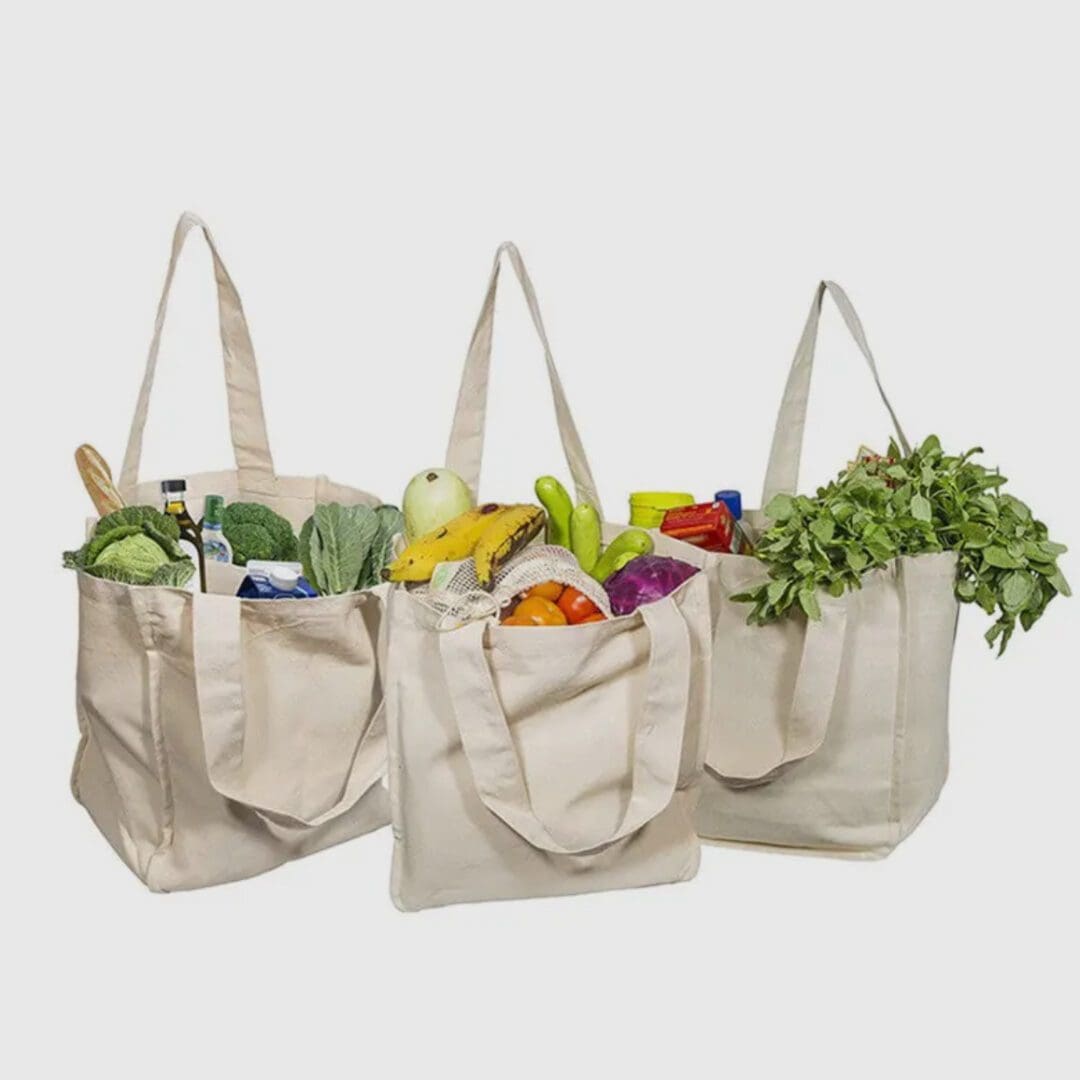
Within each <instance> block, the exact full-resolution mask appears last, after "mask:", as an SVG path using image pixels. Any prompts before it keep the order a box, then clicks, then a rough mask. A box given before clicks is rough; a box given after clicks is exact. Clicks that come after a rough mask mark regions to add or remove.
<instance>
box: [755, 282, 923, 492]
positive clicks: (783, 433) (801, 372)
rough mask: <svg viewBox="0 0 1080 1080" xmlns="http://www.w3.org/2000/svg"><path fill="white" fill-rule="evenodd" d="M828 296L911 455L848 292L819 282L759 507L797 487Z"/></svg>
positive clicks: (782, 405) (793, 365)
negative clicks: (816, 356) (834, 305)
mask: <svg viewBox="0 0 1080 1080" xmlns="http://www.w3.org/2000/svg"><path fill="white" fill-rule="evenodd" d="M826 292H827V293H828V294H829V295H830V296H831V297H832V298H833V301H834V302H835V304H836V306H837V307H838V308H839V309H840V314H841V315H842V316H843V318H844V322H845V324H846V325H847V328H848V330H849V331H850V333H851V336H852V337H853V338H854V339H855V344H856V345H858V346H859V351H860V352H861V353H862V354H863V356H864V357H865V358H866V363H867V364H868V365H869V367H870V374H871V375H873V377H874V382H875V383H876V384H877V388H878V393H879V394H880V395H881V400H882V401H883V402H885V408H886V409H888V410H889V416H890V417H891V418H892V422H893V427H894V428H895V430H896V436H897V438H898V439H899V441H900V446H901V447H902V448H903V451H904V453H905V454H909V453H910V452H911V448H910V446H909V445H908V441H907V437H906V436H905V435H904V431H903V428H901V427H900V421H899V420H897V418H896V413H895V412H894V411H893V407H892V405H890V404H889V399H888V397H886V396H885V388H884V387H883V386H882V385H881V378H880V376H879V375H878V369H877V364H875V363H874V356H873V354H872V353H871V352H870V346H869V344H868V343H867V340H866V334H865V332H864V331H863V328H862V323H861V322H859V316H858V315H857V314H856V313H855V308H854V307H853V306H852V304H851V301H850V300H849V299H848V296H847V293H845V292H844V290H843V289H841V288H840V286H839V285H837V284H836V282H835V281H822V282H820V283H819V285H818V287H817V290H816V291H815V293H814V301H813V303H812V304H811V305H810V314H809V315H808V316H807V319H806V326H805V328H804V329H803V332H802V337H801V338H800V339H799V345H798V347H797V348H796V350H795V359H794V360H793V361H792V363H791V372H790V374H789V375H788V380H787V385H786V386H785V387H784V397H783V400H782V401H781V403H780V415H779V416H778V417H777V420H776V430H775V431H774V432H773V441H772V451H771V453H770V454H769V468H768V471H767V472H766V474H765V490H764V492H763V494H762V496H761V505H762V506H768V504H769V500H770V499H772V497H773V496H774V495H779V494H780V493H787V494H794V493H795V491H797V490H798V486H799V462H800V460H801V459H802V448H803V437H804V434H805V430H806V407H807V404H808V402H809V400H810V377H811V375H812V374H813V370H814V348H815V346H816V344H817V335H818V324H819V323H820V321H821V305H822V302H823V301H824V299H825V293H826Z"/></svg>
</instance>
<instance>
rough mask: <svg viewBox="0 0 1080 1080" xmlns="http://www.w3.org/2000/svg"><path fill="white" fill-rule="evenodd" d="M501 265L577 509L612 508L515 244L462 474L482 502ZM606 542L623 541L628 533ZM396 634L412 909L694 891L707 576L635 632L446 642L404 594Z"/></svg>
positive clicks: (477, 388)
mask: <svg viewBox="0 0 1080 1080" xmlns="http://www.w3.org/2000/svg"><path fill="white" fill-rule="evenodd" d="M503 253H505V254H506V256H507V258H508V259H509V261H510V263H511V265H512V267H513V269H514V271H515V272H516V274H517V277H518V280H519V281H520V283H521V286H522V289H523V290H524V292H525V296H526V299H527V301H528V305H529V311H530V313H531V315H532V320H533V323H534V325H535V327H536V331H537V333H538V334H539V336H540V340H541V342H542V343H543V347H544V354H545V359H546V361H547V371H548V377H549V380H550V383H551V392H552V397H553V399H554V402H555V412H556V416H557V419H558V425H559V433H560V436H561V438H562V445H563V450H564V452H565V454H566V460H567V464H568V465H569V469H570V475H571V476H572V478H573V481H574V485H575V488H576V491H577V497H578V500H579V501H588V502H591V503H593V505H596V506H597V507H599V503H598V501H597V495H596V487H595V485H594V483H593V479H592V474H591V473H590V471H589V466H588V464H587V462H586V459H585V454H584V451H583V449H582V446H581V441H580V439H579V437H578V433H577V429H576V427H575V425H574V422H573V419H572V418H571V415H570V410H569V408H568V406H567V403H566V398H565V395H564V394H563V389H562V386H561V384H560V382H559V377H558V375H557V373H556V371H555V365H554V362H553V360H552V357H551V350H550V348H549V346H548V342H547V337H546V335H545V333H544V327H543V324H542V322H541V320H540V312H539V309H538V307H537V303H536V297H535V294H534V293H533V289H532V285H531V283H530V281H529V278H528V276H527V274H526V272H525V268H524V266H523V265H522V262H521V257H520V256H519V255H518V252H517V250H516V249H515V248H514V247H512V246H511V245H504V246H503V247H502V248H500V249H499V253H498V254H497V255H496V259H495V267H494V270H493V272H492V276H491V283H490V285H489V287H488V292H487V297H486V299H485V301H484V306H483V309H482V311H481V314H480V319H479V322H478V323H477V327H476V331H475V333H474V335H473V339H472V344H471V346H470V348H469V353H468V357H467V359H466V361H465V371H464V375H463V378H462V382H461V391H460V395H459V398H458V407H457V413H456V415H455V417H454V424H453V430H452V434H451V437H450V445H449V449H448V451H447V457H446V460H447V466H448V467H449V468H451V469H454V470H455V471H456V472H457V473H459V474H460V475H461V476H462V477H463V478H464V479H465V481H466V482H467V483H468V485H469V487H470V488H471V490H472V491H473V494H474V496H475V495H476V494H477V491H478V486H479V479H480V461H481V455H482V450H483V439H484V415H485V409H486V406H487V391H488V371H489V365H490V358H491V336H492V326H493V321H494V312H495V292H496V286H497V283H498V278H499V265H500V257H501V255H502V254H503ZM607 531H608V538H609V539H610V537H611V535H613V534H614V533H616V532H618V531H619V527H618V526H614V527H608V529H607ZM670 543H671V542H669V544H670ZM671 547H673V548H675V549H677V553H678V554H684V553H685V550H686V549H685V545H682V544H671ZM388 617H389V621H390V631H389V655H388V661H387V665H386V683H387V689H386V695H387V727H388V733H389V744H390V767H391V773H390V776H391V793H392V803H393V824H394V862H393V874H392V887H391V891H392V895H393V898H394V902H395V903H396V904H397V906H398V907H400V908H402V909H404V910H415V909H418V908H425V907H434V906H437V905H442V904H452V903H457V902H460V901H467V900H497V899H509V898H516V897H533V896H555V895H562V894H568V893H582V892H592V891H596V890H600V889H619V888H628V887H631V886H637V885H654V884H658V883H661V882H673V881H684V880H687V879H688V878H691V877H693V875H694V873H695V872H696V870H697V866H698V860H699V845H698V841H697V837H696V836H695V835H694V825H693V803H694V799H695V797H696V785H697V780H698V777H699V774H700V768H701V756H702V752H703V739H702V733H703V724H704V721H705V718H706V715H707V709H708V688H709V658H710V653H711V645H710V636H709V635H710V613H709V601H708V582H707V580H706V576H705V575H704V574H697V575H695V576H694V577H692V578H690V579H689V580H688V581H687V582H685V583H684V584H683V586H682V587H681V588H680V589H679V590H678V591H677V592H675V593H673V594H672V595H670V596H668V597H666V598H665V599H664V600H661V601H660V602H658V603H655V604H651V605H647V606H644V607H642V608H641V609H639V611H637V612H635V613H634V614H632V615H627V616H624V617H622V618H614V619H610V620H608V621H606V622H601V623H593V624H586V625H581V626H573V627H536V628H527V629H526V628H513V627H502V626H500V625H498V623H497V622H495V621H494V620H488V621H484V622H475V623H471V624H467V625H465V626H463V627H461V628H459V629H456V630H449V631H445V630H444V631H439V630H437V629H435V628H434V625H433V622H432V618H431V613H430V611H429V610H428V609H427V608H426V607H425V606H424V605H423V604H422V603H421V602H420V600H418V599H417V598H416V597H415V596H413V595H411V594H410V593H409V592H408V591H406V590H405V589H404V588H401V589H396V590H394V591H393V592H392V593H391V595H390V603H389V616H388Z"/></svg>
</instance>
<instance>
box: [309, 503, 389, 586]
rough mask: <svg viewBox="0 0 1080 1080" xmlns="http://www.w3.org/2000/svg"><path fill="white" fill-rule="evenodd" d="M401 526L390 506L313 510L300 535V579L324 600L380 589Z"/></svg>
mask: <svg viewBox="0 0 1080 1080" xmlns="http://www.w3.org/2000/svg"><path fill="white" fill-rule="evenodd" d="M403 525H404V522H403V519H402V516H401V512H400V511H399V510H398V509H397V507H394V506H380V507H377V508H375V509H372V507H370V506H342V505H341V504H340V503H328V504H325V505H320V506H316V507H315V513H314V514H313V515H312V516H311V517H309V518H308V519H307V521H305V522H304V524H303V527H302V528H301V529H300V539H299V545H298V546H299V557H300V562H301V565H302V566H303V568H304V577H306V578H307V579H308V581H309V582H310V583H311V584H312V585H314V586H315V588H316V589H317V590H318V591H319V592H320V593H321V594H322V595H324V596H334V595H338V594H340V593H347V592H353V591H354V590H356V589H367V588H370V587H371V586H372V585H376V584H378V582H380V581H381V580H382V570H383V567H384V566H385V565H386V564H387V563H388V562H389V561H390V556H391V547H392V543H393V538H394V536H395V534H397V533H399V532H400V531H401V529H402V528H403Z"/></svg>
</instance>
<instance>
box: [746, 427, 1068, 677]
mask: <svg viewBox="0 0 1080 1080" xmlns="http://www.w3.org/2000/svg"><path fill="white" fill-rule="evenodd" d="M980 453H982V450H981V449H980V448H975V449H973V450H969V451H968V452H967V453H965V454H962V455H960V456H959V457H957V456H951V455H947V454H945V453H943V451H942V449H941V443H940V441H939V440H938V438H937V436H936V435H931V436H930V437H929V438H927V439H926V440H925V441H924V442H923V444H922V445H921V446H920V447H919V448H918V449H917V450H915V451H914V452H913V453H912V454H911V455H910V456H908V457H904V456H902V454H901V452H900V450H899V448H898V447H897V446H896V444H895V443H890V446H889V452H888V455H887V456H886V457H883V458H881V457H876V456H872V455H871V456H864V457H862V458H860V460H858V461H857V462H855V463H854V464H853V466H852V467H851V468H849V470H848V471H847V472H846V473H844V474H842V475H841V476H840V477H839V479H837V480H835V481H833V482H832V483H830V484H828V485H827V486H825V487H822V488H819V489H818V492H817V495H816V496H814V497H808V496H803V495H795V496H793V495H777V496H776V497H775V498H774V499H772V501H771V502H770V503H769V505H768V506H766V507H765V514H766V515H767V516H768V517H769V518H770V519H771V520H772V521H773V522H774V523H775V524H773V525H772V526H771V527H770V528H769V529H768V530H767V531H766V532H765V533H764V534H763V535H762V536H761V539H760V542H759V543H758V545H757V549H756V554H757V556H758V558H760V559H761V560H762V561H763V562H764V563H765V565H766V566H767V567H768V569H769V576H770V579H771V580H770V581H768V582H766V583H763V584H761V585H758V586H756V587H755V588H753V589H750V590H749V591H748V592H745V593H740V594H739V595H737V596H735V597H734V598H733V599H735V600H739V601H745V602H747V603H750V604H753V608H752V609H751V611H750V615H749V618H748V621H749V622H751V623H756V624H765V623H770V622H773V621H775V620H776V619H780V618H783V617H784V616H785V615H787V614H789V613H790V612H791V611H792V610H795V609H796V608H798V609H801V610H802V611H804V612H805V613H806V615H807V616H808V617H809V618H811V619H819V618H820V617H821V609H820V606H819V604H818V600H817V595H816V594H817V590H818V589H824V590H825V591H826V592H828V593H829V594H830V595H832V596H841V595H842V594H843V593H844V591H845V590H846V589H857V588H860V587H861V584H862V576H863V575H864V574H866V573H868V572H870V571H871V570H874V569H876V568H879V567H882V566H884V565H885V564H886V563H888V562H889V560H890V559H893V558H895V557H897V556H898V555H921V554H926V553H930V552H940V551H955V552H957V554H958V556H959V563H958V569H957V577H956V595H957V597H958V598H959V599H960V600H961V601H963V602H964V603H971V602H974V603H977V604H978V605H979V606H980V607H981V608H982V609H983V610H984V611H985V612H986V613H987V614H988V615H996V616H997V618H996V620H995V622H994V624H993V625H992V626H991V627H990V629H989V630H988V631H987V633H986V640H987V641H988V642H989V643H990V645H991V646H993V645H994V644H995V643H996V644H997V645H998V655H999V656H1000V655H1001V653H1003V652H1004V651H1005V647H1006V645H1008V643H1009V639H1010V638H1011V637H1012V635H1013V633H1014V631H1015V629H1016V625H1017V623H1018V622H1019V624H1020V625H1021V626H1022V627H1023V629H1024V630H1029V629H1030V628H1031V627H1032V625H1033V624H1034V623H1035V622H1036V621H1037V620H1038V619H1039V617H1040V616H1041V615H1042V613H1043V612H1044V611H1045V610H1046V606H1047V604H1049V603H1050V601H1051V600H1052V599H1053V598H1054V597H1055V596H1057V595H1059V594H1060V595H1062V596H1069V595H1070V591H1069V585H1068V582H1067V581H1066V580H1065V577H1064V575H1063V574H1062V572H1061V570H1060V569H1059V568H1058V565H1057V557H1058V556H1059V555H1061V554H1063V553H1064V552H1065V551H1066V548H1065V546H1064V545H1063V544H1057V543H1054V542H1053V541H1051V540H1050V538H1049V535H1048V533H1047V528H1046V526H1045V525H1044V524H1043V523H1042V522H1041V521H1038V520H1036V519H1035V518H1034V516H1033V515H1032V512H1031V510H1030V509H1029V508H1028V507H1027V506H1026V505H1025V504H1024V503H1022V502H1021V501H1020V500H1019V499H1017V498H1016V497H1015V496H1013V495H1007V494H1003V493H1002V492H1001V490H1000V488H1001V487H1002V485H1003V484H1005V483H1006V479H1005V477H1004V476H1002V475H1001V474H1000V473H999V472H997V471H996V470H990V469H987V468H985V467H984V466H982V465H979V464H977V463H976V462H974V461H972V460H971V459H972V458H973V456H974V455H976V454H980Z"/></svg>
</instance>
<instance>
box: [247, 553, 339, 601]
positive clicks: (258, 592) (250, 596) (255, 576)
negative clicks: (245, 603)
mask: <svg viewBox="0 0 1080 1080" xmlns="http://www.w3.org/2000/svg"><path fill="white" fill-rule="evenodd" d="M236 595H237V596H239V597H241V598H242V599H244V600H302V599H305V598H307V597H312V596H318V595H319V594H318V593H317V592H316V591H315V589H314V588H313V587H312V585H311V583H310V582H309V581H308V580H307V578H305V577H303V576H302V573H301V566H300V564H299V563H280V562H259V561H258V560H257V559H252V560H251V561H250V562H249V563H248V564H247V577H246V578H244V580H243V581H242V582H241V584H240V589H239V591H238V592H237V594H236Z"/></svg>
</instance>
